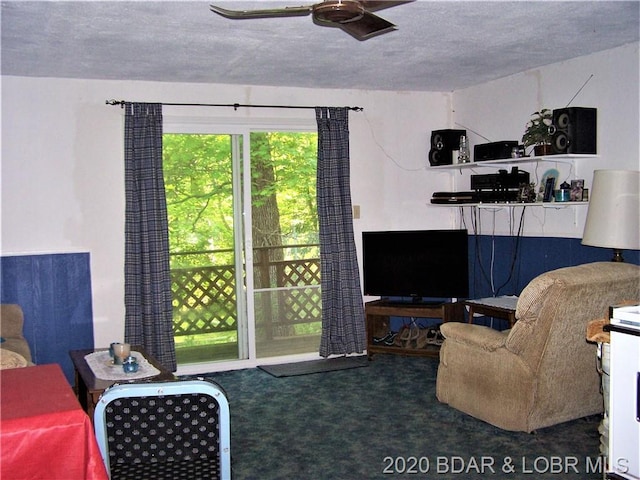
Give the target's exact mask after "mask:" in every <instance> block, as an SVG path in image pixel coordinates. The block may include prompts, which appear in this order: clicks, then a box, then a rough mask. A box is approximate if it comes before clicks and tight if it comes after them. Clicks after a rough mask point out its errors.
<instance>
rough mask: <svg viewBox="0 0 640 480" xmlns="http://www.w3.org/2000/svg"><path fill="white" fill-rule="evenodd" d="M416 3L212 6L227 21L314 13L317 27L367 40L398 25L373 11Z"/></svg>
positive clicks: (356, 0)
mask: <svg viewBox="0 0 640 480" xmlns="http://www.w3.org/2000/svg"><path fill="white" fill-rule="evenodd" d="M412 1H414V0H404V1H390V0H383V1H379V0H327V1H323V2H319V3H316V4H314V5H305V6H300V7H282V8H270V9H259V10H228V9H226V8H221V7H217V6H215V5H211V11H212V12H215V13H217V14H219V15H222V16H223V17H226V18H231V19H247V18H272V17H297V16H306V15H309V14H311V15H312V16H313V22H314V23H316V24H317V25H322V26H330V27H338V28H341V29H342V30H344V31H345V32H347V33H348V34H350V35H352V36H353V37H355V38H357V39H358V40H367V39H369V38H371V37H373V36H376V35H381V34H383V33H387V32H390V31H392V30H395V29H396V26H395V25H394V24H393V23H391V22H389V21H387V20H385V19H384V18H381V17H379V16H377V15H374V14H373V13H371V12H374V11H377V10H382V9H383V8H389V7H395V6H398V5H401V4H403V3H410V2H412Z"/></svg>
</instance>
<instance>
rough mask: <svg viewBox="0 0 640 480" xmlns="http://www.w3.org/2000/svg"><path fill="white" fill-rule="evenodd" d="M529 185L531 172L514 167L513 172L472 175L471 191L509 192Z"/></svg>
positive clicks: (503, 171)
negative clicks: (524, 184)
mask: <svg viewBox="0 0 640 480" xmlns="http://www.w3.org/2000/svg"><path fill="white" fill-rule="evenodd" d="M522 183H529V172H525V171H524V170H518V167H513V168H512V169H511V172H507V170H499V171H498V173H488V174H485V175H471V190H475V191H478V190H509V189H516V190H517V189H518V188H520V184H522Z"/></svg>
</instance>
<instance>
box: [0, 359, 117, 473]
mask: <svg viewBox="0 0 640 480" xmlns="http://www.w3.org/2000/svg"><path fill="white" fill-rule="evenodd" d="M0 478H2V480H18V479H30V480H35V479H42V480H55V479H60V480H81V479H87V480H88V479H91V480H107V479H108V476H107V472H106V470H105V467H104V463H103V462H102V458H101V457H100V451H99V449H98V445H97V443H96V439H95V436H94V433H93V426H92V425H91V421H90V420H89V417H88V416H87V414H86V413H85V412H84V411H83V410H82V408H81V407H80V404H79V403H78V400H77V399H76V397H75V395H74V394H73V390H72V389H71V387H70V386H69V384H68V383H67V379H66V378H65V376H64V374H63V373H62V370H61V369H60V367H59V366H58V365H53V364H52V365H38V366H35V367H27V368H14V369H8V370H1V371H0Z"/></svg>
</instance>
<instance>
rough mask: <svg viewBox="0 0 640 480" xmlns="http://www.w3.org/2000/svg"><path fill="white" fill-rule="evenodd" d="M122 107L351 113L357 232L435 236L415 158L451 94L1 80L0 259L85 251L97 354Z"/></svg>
mask: <svg viewBox="0 0 640 480" xmlns="http://www.w3.org/2000/svg"><path fill="white" fill-rule="evenodd" d="M111 98H116V99H125V100H131V101H161V102H167V103H168V102H187V103H236V102H238V103H247V104H270V105H273V104H276V105H277V104H283V105H330V106H333V105H335V106H342V105H349V106H354V105H358V106H362V107H364V112H361V113H356V112H352V113H350V131H351V144H350V145H351V156H352V171H353V182H352V198H353V202H354V203H355V204H358V205H360V206H361V219H360V220H356V222H355V223H356V225H355V227H356V236H357V238H359V236H360V232H361V231H362V230H364V229H381V228H388V229H397V228H429V227H435V228H442V227H447V226H448V225H449V224H450V221H451V215H450V212H447V211H445V210H442V211H440V212H436V214H434V215H427V211H426V209H425V206H424V205H425V203H426V201H427V191H429V190H432V189H435V188H436V182H437V181H438V179H437V178H436V177H433V176H430V175H429V174H428V173H427V171H426V169H425V165H426V164H427V155H426V153H425V152H426V151H427V148H428V142H429V137H430V133H429V132H430V131H431V130H433V129H437V128H442V127H443V126H446V125H443V122H444V121H446V119H447V118H449V112H450V110H451V106H450V105H451V101H450V99H451V95H450V94H440V93H437V94H434V93H392V92H371V91H335V90H319V91H316V90H309V89H292V88H286V89H285V88H270V87H264V88H262V87H237V86H224V85H204V84H198V85H189V84H169V83H146V82H117V81H96V80H69V79H51V78H48V79H44V78H22V77H3V78H2V246H1V248H2V250H1V251H2V254H3V255H12V254H21V253H60V252H81V251H82V252H84V251H86V252H90V254H91V273H92V289H93V312H94V336H95V344H96V346H103V347H104V346H107V345H108V343H109V342H111V341H113V340H114V339H117V338H121V337H122V336H123V332H124V300H123V291H124V279H123V270H124V266H123V264H124V260H123V256H124V168H123V134H122V131H123V111H122V109H121V108H120V107H114V106H108V105H105V100H107V99H111ZM165 114H166V115H167V116H171V117H172V118H177V117H180V116H187V117H193V116H198V117H204V116H210V117H211V118H212V120H215V121H216V122H223V123H224V122H226V121H229V122H237V121H238V120H239V119H247V120H250V121H252V122H260V123H263V121H264V120H261V119H278V121H287V122H296V119H298V120H299V121H301V122H305V123H309V122H315V116H314V112H313V110H281V109H277V110H272V109H251V110H249V109H240V110H238V111H237V112H234V110H233V109H222V108H198V109H193V108H176V107H173V108H172V107H166V108H165Z"/></svg>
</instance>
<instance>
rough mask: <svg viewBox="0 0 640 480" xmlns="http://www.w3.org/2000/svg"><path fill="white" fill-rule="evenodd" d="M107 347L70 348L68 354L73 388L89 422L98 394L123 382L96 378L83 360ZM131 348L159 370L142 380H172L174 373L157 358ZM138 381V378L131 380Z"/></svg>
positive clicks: (136, 347)
mask: <svg viewBox="0 0 640 480" xmlns="http://www.w3.org/2000/svg"><path fill="white" fill-rule="evenodd" d="M107 350H108V349H107V348H97V349H93V348H88V349H84V350H71V351H70V352H69V356H70V357H71V361H72V362H73V369H74V373H75V390H76V395H77V396H78V400H79V401H80V405H82V408H83V409H84V411H85V412H87V414H88V415H89V418H90V419H91V422H93V412H94V411H95V407H96V405H97V404H98V400H99V399H100V395H102V393H103V392H104V391H105V390H106V389H107V388H109V387H110V386H111V385H113V384H114V383H124V382H123V381H122V380H102V379H100V378H97V377H96V376H95V374H94V373H93V370H92V369H91V367H90V366H89V364H88V363H87V361H86V360H85V358H84V357H85V356H87V355H88V354H90V353H94V352H100V351H107ZM131 350H134V351H136V352H139V353H140V354H141V355H142V356H143V357H144V358H145V359H146V360H147V361H148V362H149V363H150V364H151V365H153V366H154V367H155V368H157V369H158V370H160V373H159V374H158V375H156V376H154V377H148V378H145V379H143V380H151V379H153V380H174V379H175V375H174V374H173V373H172V372H170V371H169V370H167V369H166V368H165V367H163V366H162V365H161V364H160V363H159V362H158V360H156V359H155V358H154V357H152V356H151V355H150V354H149V353H147V351H146V350H145V349H144V348H143V347H141V346H132V347H131ZM132 381H140V380H132Z"/></svg>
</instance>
